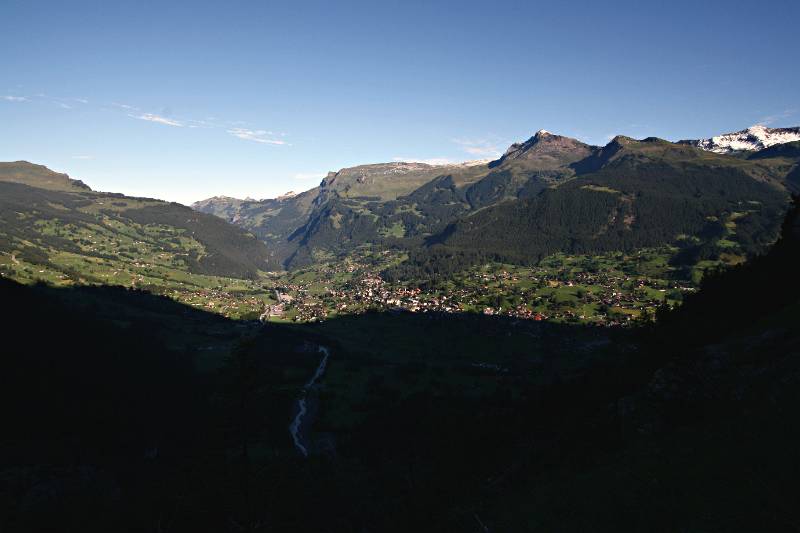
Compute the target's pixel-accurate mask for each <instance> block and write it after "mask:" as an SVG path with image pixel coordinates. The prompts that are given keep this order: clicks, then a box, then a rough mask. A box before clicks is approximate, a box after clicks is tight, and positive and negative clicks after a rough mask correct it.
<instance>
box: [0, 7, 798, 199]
mask: <svg viewBox="0 0 800 533" xmlns="http://www.w3.org/2000/svg"><path fill="white" fill-rule="evenodd" d="M798 20H800V2H796V1H795V0H792V1H771V2H770V1H763V2H760V3H752V2H738V1H735V0H733V1H726V2H718V1H715V0H711V1H704V2H696V1H695V2H681V1H669V2H666V1H665V2H658V1H651V2H642V1H639V2H614V1H610V0H604V1H600V2H579V1H572V2H563V3H562V2H553V1H552V0H551V1H547V2H535V1H533V0H528V1H524V2H515V1H506V2H502V3H496V2H470V1H459V2H447V1H440V2H432V1H427V2H416V1H413V0H411V1H409V0H405V1H397V2H380V1H375V2H315V1H305V2H270V1H249V2H245V1H236V0H228V1H224V2H223V1H218V2H202V1H193V2H180V1H174V0H171V1H159V2H150V1H147V0H140V1H136V2H134V1H113V2H112V1H108V0H106V1H102V2H100V1H97V2H86V1H80V0H75V1H70V2H63V1H52V2H45V1H36V0H2V2H0V160H2V161H13V160H19V159H25V160H29V161H33V162H37V163H42V164H46V165H48V166H50V167H51V168H53V169H56V170H59V171H65V172H68V173H69V174H70V175H71V176H73V177H76V178H80V179H83V180H84V181H85V182H87V183H88V184H89V185H91V186H92V187H93V188H95V189H97V190H105V191H114V192H122V193H125V194H133V195H142V196H151V197H158V198H164V199H168V200H174V201H180V202H183V203H188V202H191V201H194V200H198V199H202V198H205V197H208V196H212V195H217V194H227V195H232V196H241V197H243V196H246V195H250V196H253V197H257V198H262V197H272V196H276V195H278V194H281V193H284V192H286V191H288V190H295V191H300V190H305V189H308V188H310V187H313V186H315V185H316V184H317V183H318V181H319V180H320V179H321V177H322V176H323V175H324V173H325V172H327V171H329V170H337V169H339V168H342V167H345V166H352V165H355V164H361V163H370V162H382V161H392V160H448V161H463V160H467V159H481V158H489V157H494V156H496V155H497V153H498V152H502V151H503V150H505V148H506V147H507V145H508V144H510V143H511V142H513V141H516V140H521V139H525V138H528V137H529V136H530V135H532V134H533V132H535V131H536V130H538V129H542V128H544V129H547V130H550V131H553V132H556V133H561V134H565V135H570V136H574V137H578V138H580V139H582V140H584V141H587V142H591V143H593V144H603V143H605V142H606V141H607V140H608V139H609V138H610V136H613V135H615V134H626V135H631V136H634V137H647V136H651V135H654V136H659V137H664V138H667V139H673V140H674V139H680V138H697V137H707V136H711V135H713V134H717V133H722V132H727V131H733V130H738V129H742V128H745V127H747V126H750V125H752V124H754V123H765V124H768V125H772V126H787V125H797V124H800V69H798V68H797V65H796V60H797V55H798V52H799V51H800V42H798V40H797V21H798Z"/></svg>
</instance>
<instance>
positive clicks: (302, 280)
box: [0, 234, 714, 327]
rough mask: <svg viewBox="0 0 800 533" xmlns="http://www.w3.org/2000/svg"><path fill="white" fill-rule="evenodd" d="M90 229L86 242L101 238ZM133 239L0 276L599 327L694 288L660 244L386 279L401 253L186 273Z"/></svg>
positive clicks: (302, 310)
mask: <svg viewBox="0 0 800 533" xmlns="http://www.w3.org/2000/svg"><path fill="white" fill-rule="evenodd" d="M96 235H97V234H95V238H94V239H93V240H92V241H90V242H87V246H92V247H97V246H98V245H99V244H101V243H102V241H100V239H98V238H97V237H96ZM134 246H136V247H138V248H140V249H137V248H134ZM142 246H143V243H139V242H134V243H132V245H131V247H130V248H129V252H126V253H123V254H121V255H120V256H118V257H114V258H112V257H111V256H110V255H108V253H107V250H106V249H105V248H108V249H111V246H110V245H109V246H107V247H104V248H103V249H98V250H97V252H96V253H98V254H99V256H98V257H96V258H95V257H82V258H80V257H75V256H74V254H64V253H62V254H53V255H51V256H50V263H49V265H47V266H41V265H39V266H37V265H33V264H27V263H25V262H24V261H20V260H19V259H17V258H16V257H11V256H4V257H0V274H2V275H5V276H7V277H12V278H14V279H18V280H20V281H27V282H39V281H44V282H46V283H52V284H55V285H64V284H66V285H71V284H75V283H78V284H86V283H88V284H92V283H93V282H102V283H105V284H108V283H109V282H111V283H112V284H117V285H122V286H127V287H130V288H138V289H144V290H147V291H149V292H153V293H156V294H162V295H165V296H168V297H170V298H172V299H175V300H177V301H179V302H181V303H185V304H188V305H192V306H194V307H197V308H201V309H203V310H206V311H210V312H214V313H217V314H220V315H223V316H226V317H229V318H234V319H239V320H249V321H254V322H255V321H256V320H260V321H261V322H267V321H273V322H300V323H306V322H315V321H322V320H328V319H331V318H334V317H337V316H342V315H354V314H362V313H367V312H389V313H402V312H408V313H454V314H458V313H474V314H482V315H493V316H506V317H513V318H517V319H524V320H532V321H551V322H562V323H583V324H596V325H602V326H609V327H620V326H623V327H624V326H627V325H630V324H633V323H635V322H636V321H640V320H651V319H652V318H653V317H654V316H655V312H656V310H657V309H658V308H659V307H661V306H663V305H668V306H674V305H677V304H679V303H680V302H681V300H682V299H683V297H684V296H685V295H686V294H687V293H690V292H692V291H694V290H696V287H697V281H698V280H699V276H698V275H697V271H696V270H695V271H690V272H688V273H687V272H679V270H678V269H677V268H676V267H674V266H671V265H670V262H669V259H670V257H671V256H673V255H674V253H675V250H674V249H670V248H667V247H664V248H662V249H645V250H640V251H636V252H633V253H631V254H624V253H621V252H613V253H607V254H601V255H593V256H568V255H563V254H557V255H553V256H550V257H548V258H546V259H544V260H543V261H541V262H540V263H539V264H538V265H535V266H516V265H511V264H500V263H489V264H483V265H478V266H475V267H473V268H471V269H468V270H465V271H463V272H461V273H458V274H455V275H452V276H448V277H447V278H446V279H438V280H408V281H403V282H390V281H387V279H385V278H386V276H384V275H382V273H383V272H384V271H385V270H386V269H387V268H390V267H391V266H392V265H396V264H398V263H399V262H401V261H402V260H403V259H404V258H405V256H404V255H403V253H402V252H400V251H396V250H376V249H372V248H370V247H368V246H364V247H362V248H359V249H357V250H356V251H355V252H353V253H350V254H349V255H347V256H346V257H338V258H331V260H330V261H326V262H320V263H317V264H315V265H313V266H311V267H308V268H305V269H300V270H296V271H292V272H272V273H271V272H262V273H260V274H259V277H258V278H257V279H251V280H243V279H235V278H226V277H221V276H207V275H197V274H189V273H188V272H186V267H185V266H184V265H183V263H182V261H181V260H180V259H178V256H177V255H176V254H175V253H174V252H172V251H170V253H166V252H165V251H163V250H152V249H149V248H142ZM90 252H94V250H90ZM101 252H105V253H101ZM126 256H127V257H126ZM76 262H80V263H81V267H80V268H81V270H82V272H83V273H82V274H81V275H80V276H75V275H74V274H73V272H74V270H75V267H76V266H77V265H76ZM703 266H704V267H705V268H711V267H713V266H714V265H710V264H709V265H701V267H703ZM698 268H699V267H698Z"/></svg>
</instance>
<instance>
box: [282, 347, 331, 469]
mask: <svg viewBox="0 0 800 533" xmlns="http://www.w3.org/2000/svg"><path fill="white" fill-rule="evenodd" d="M319 351H320V352H321V353H322V354H323V356H322V361H320V363H319V366H318V367H317V371H316V372H314V375H313V376H311V379H310V380H308V383H306V384H305V385H304V386H303V389H302V391H301V393H300V398H299V399H298V400H297V415H296V416H295V417H294V420H292V423H291V424H289V433H291V434H292V440H293V441H294V446H295V448H297V449H298V451H300V453H302V454H303V457H308V449H306V447H305V446H304V445H303V438H302V435H301V434H300V430H301V426H302V424H303V417H304V416H305V415H306V412H307V411H308V406H307V405H306V397H307V396H308V391H309V390H311V388H313V387H314V385H315V384H316V382H317V380H318V379H319V378H320V377H321V376H322V374H323V373H324V372H325V366H326V365H327V364H328V356H330V354H331V353H330V351H329V350H328V348H326V347H325V346H320V347H319Z"/></svg>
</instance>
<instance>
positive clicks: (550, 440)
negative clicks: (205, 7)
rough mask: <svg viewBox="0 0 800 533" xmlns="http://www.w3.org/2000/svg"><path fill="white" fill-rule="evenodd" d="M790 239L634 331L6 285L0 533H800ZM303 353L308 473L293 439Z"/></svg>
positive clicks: (795, 309)
mask: <svg viewBox="0 0 800 533" xmlns="http://www.w3.org/2000/svg"><path fill="white" fill-rule="evenodd" d="M799 241H800V239H799V235H798V211H797V208H795V209H794V211H793V212H792V213H790V215H789V217H788V218H787V220H786V223H785V224H784V226H783V232H782V238H781V240H780V241H779V242H778V244H777V245H776V246H775V247H774V248H773V249H772V251H771V252H770V253H769V254H767V255H765V256H763V257H761V258H759V259H756V260H754V261H753V262H752V263H749V264H747V265H745V266H741V267H737V268H736V269H734V270H730V271H727V272H725V273H721V274H719V275H717V276H712V277H709V278H707V280H706V281H705V282H704V286H703V289H702V290H701V291H700V292H699V294H698V295H697V296H694V297H691V298H687V300H686V303H685V305H684V306H683V307H682V308H680V309H678V310H675V311H667V310H664V311H663V312H662V313H661V317H660V322H659V323H658V324H656V325H649V326H643V327H642V328H639V329H636V330H634V331H630V332H625V331H623V332H617V331H611V330H607V329H605V328H592V327H577V326H557V325H551V324H541V323H522V322H517V321H513V320H510V319H509V320H507V319H502V318H498V317H483V316H474V315H473V316H453V315H447V316H439V315H433V314H430V315H421V314H420V315H417V314H386V315H375V314H373V315H361V316H353V317H348V318H340V319H335V320H329V321H326V322H323V323H321V324H317V325H304V326H277V325H270V326H269V327H265V328H263V329H260V330H258V331H256V330H253V329H252V327H253V326H252V325H249V326H248V325H245V324H237V323H235V322H232V321H228V320H224V319H220V318H218V317H213V316H210V315H206V314H205V313H202V312H200V311H196V310H191V309H188V308H185V307H183V306H180V305H178V304H176V303H174V302H171V301H169V300H166V299H164V298H159V297H155V296H152V295H149V294H146V293H141V292H137V291H127V290H123V289H117V288H81V289H51V288H48V287H45V286H36V287H22V286H19V285H17V284H14V283H11V282H8V281H2V280H0V291H1V292H0V296H2V300H1V301H2V302H3V307H2V314H1V315H0V320H2V322H1V323H2V324H3V328H4V329H3V332H4V335H3V338H4V342H5V345H4V349H3V351H2V357H1V358H0V380H2V382H1V383H0V385H1V386H0V394H2V397H1V398H0V405H2V407H1V408H0V409H2V419H3V421H4V431H3V432H2V438H0V449H1V450H2V453H0V513H1V514H0V528H2V530H3V531H9V532H14V531H159V530H160V531H187V532H188V531H198V530H208V531H242V530H245V531H246V530H270V531H398V532H400V531H403V532H406V531H476V532H485V531H576V532H577V531H614V532H618V531H663V532H668V531H670V532H671V531H708V532H712V531H719V532H722V531H796V530H797V525H798V524H800V511H799V510H798V508H797V506H796V495H797V493H798V487H797V479H798V478H799V475H800V458H798V454H797V449H798V446H799V445H800V398H799V397H798V391H800V331H799V330H798V328H797V319H798V317H799V316H800V289H798V285H797V283H795V279H794V276H795V274H794V272H795V270H796V265H797V261H798V259H799V258H800V242H799ZM240 326H243V327H240ZM223 344H224V345H227V346H231V347H232V348H231V350H230V356H229V357H227V358H224V359H217V360H214V361H209V360H208V358H207V356H206V355H205V354H206V353H207V351H206V348H207V347H208V346H209V345H223ZM317 344H324V345H326V346H328V347H330V349H331V356H330V361H329V366H328V368H327V369H326V372H325V374H324V376H323V377H322V379H321V381H320V383H321V387H320V388H319V389H318V390H317V391H316V392H315V393H314V395H313V397H312V398H311V399H310V401H311V409H310V413H311V415H310V417H311V418H310V423H309V425H308V427H307V428H306V429H305V431H306V432H307V438H308V441H309V443H310V447H311V450H312V454H311V456H310V457H309V458H308V459H304V458H303V457H302V456H301V455H300V454H299V453H297V451H296V450H295V449H294V447H293V444H292V441H291V439H290V437H289V433H288V425H289V421H290V420H291V418H292V416H293V414H294V400H295V398H296V397H297V394H298V391H299V389H300V387H301V386H302V384H303V383H304V382H305V381H306V380H307V379H308V377H309V376H310V375H311V373H313V371H314V368H315V367H316V365H317V364H318V363H319V355H318V353H317V351H316V350H315V346H316V345H317Z"/></svg>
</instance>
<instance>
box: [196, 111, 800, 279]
mask: <svg viewBox="0 0 800 533" xmlns="http://www.w3.org/2000/svg"><path fill="white" fill-rule="evenodd" d="M797 132H800V128H783V129H769V128H764V127H762V126H754V127H752V128H749V129H748V130H744V131H743V132H737V133H733V134H726V135H721V136H717V137H714V138H712V139H710V140H697V141H679V142H677V143H673V142H669V141H666V140H663V139H658V138H654V137H651V138H647V139H642V140H636V139H632V138H629V137H625V136H617V137H615V138H614V139H613V140H612V141H611V142H609V143H608V144H607V145H605V146H602V147H601V146H592V145H589V144H586V143H583V142H581V141H579V140H577V139H573V138H570V137H566V136H561V135H557V134H553V133H550V132H548V131H545V130H540V131H538V132H537V133H536V134H535V135H533V136H532V137H531V138H530V139H528V140H527V141H524V142H520V143H515V144H513V145H512V146H510V147H509V148H508V150H507V151H506V152H505V154H503V156H502V157H500V158H499V159H497V160H494V161H489V162H485V161H479V162H469V163H464V164H461V165H428V164H424V163H409V162H396V163H382V164H372V165H361V166H356V167H351V168H345V169H342V170H340V171H338V172H331V173H329V174H328V175H327V176H326V177H325V178H324V179H323V180H322V182H321V183H320V185H319V186H318V187H315V188H313V189H310V190H308V191H305V192H302V193H300V194H297V195H291V196H283V197H281V198H276V199H268V200H258V201H255V200H237V199H229V198H220V197H217V198H212V199H209V200H204V201H202V202H197V203H195V204H194V205H193V207H194V208H195V209H196V210H199V211H201V212H204V213H208V214H214V215H217V216H220V217H222V218H224V219H226V220H228V221H229V222H232V223H234V224H237V225H239V226H241V227H243V228H244V229H247V230H248V231H250V232H252V233H253V234H254V235H255V236H256V237H257V238H259V239H260V240H261V241H263V242H264V243H265V244H266V245H267V247H268V249H269V254H270V258H271V259H272V260H274V261H275V262H278V263H280V264H281V265H282V266H283V267H284V268H287V269H292V268H296V267H302V266H305V265H309V264H311V263H314V262H316V261H319V260H322V259H325V258H329V257H332V256H337V255H340V254H343V253H348V252H349V251H351V250H353V249H355V248H357V247H358V246H360V245H362V244H367V243H371V244H379V245H381V246H386V247H396V248H400V249H404V250H407V251H409V254H410V255H411V258H412V261H411V262H410V263H409V264H413V263H415V262H416V263H417V264H418V265H427V266H428V267H430V269H432V270H433V271H440V270H443V269H446V268H448V267H447V265H446V264H449V265H450V266H453V265H454V264H461V263H462V262H463V261H462V260H461V259H457V260H454V258H455V257H460V258H462V259H463V258H465V257H468V258H467V259H464V261H466V262H473V261H475V260H478V259H479V258H486V257H489V258H492V259H498V260H509V261H515V262H519V261H521V262H531V261H536V260H538V259H539V258H541V257H542V256H543V255H546V254H548V253H552V252H553V251H570V252H598V251H604V250H613V249H631V248H636V247H640V246H650V245H657V244H665V243H676V242H678V241H681V240H682V242H684V243H686V242H691V241H692V239H696V238H699V239H701V240H702V239H703V235H713V234H714V233H715V231H716V232H717V233H718V232H719V231H720V230H719V228H716V229H715V228H714V227H713V226H714V225H717V226H722V225H725V224H728V225H729V226H730V225H731V224H732V221H731V220H730V219H731V217H736V218H737V219H739V221H738V222H737V223H736V225H737V226H738V227H739V231H738V232H737V233H738V237H737V238H738V239H739V241H740V243H739V244H740V245H741V246H742V247H743V251H744V252H747V253H752V252H756V251H758V250H759V247H760V246H761V245H763V244H764V243H765V242H770V241H771V240H772V239H774V237H775V235H776V234H777V233H776V232H777V224H778V222H779V220H780V219H781V217H782V214H783V212H784V210H785V205H786V202H787V200H788V197H789V193H790V192H791V191H797V190H799V189H798V186H800V179H798V161H800V157H799V156H798V154H797V151H798V146H800V140H796V139H795V137H796V136H797V135H800V134H798V133H797ZM797 139H800V137H797ZM762 230H765V231H762ZM756 234H758V236H756ZM688 237H691V238H692V239H689V238H688ZM443 258H447V259H443ZM430 269H429V270H430ZM417 273H418V272H417Z"/></svg>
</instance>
